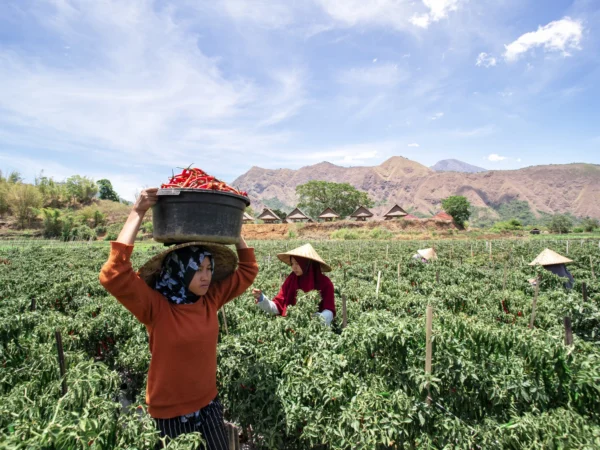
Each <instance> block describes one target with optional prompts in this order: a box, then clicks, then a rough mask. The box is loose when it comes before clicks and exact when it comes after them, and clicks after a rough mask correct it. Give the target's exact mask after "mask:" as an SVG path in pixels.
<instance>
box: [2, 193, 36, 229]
mask: <svg viewBox="0 0 600 450" xmlns="http://www.w3.org/2000/svg"><path fill="white" fill-rule="evenodd" d="M8 205H9V207H10V210H11V211H12V213H13V214H14V215H15V217H16V218H17V221H18V222H19V226H20V227H21V228H25V226H26V225H31V220H32V219H33V218H35V216H36V211H35V210H36V209H37V208H40V207H41V206H42V195H41V194H40V193H39V191H38V190H37V189H36V188H35V187H33V186H32V185H30V184H22V183H17V184H14V185H12V186H11V187H10V191H9V193H8Z"/></svg>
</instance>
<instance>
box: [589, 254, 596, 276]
mask: <svg viewBox="0 0 600 450" xmlns="http://www.w3.org/2000/svg"><path fill="white" fill-rule="evenodd" d="M590 269H592V278H594V280H595V279H596V274H595V273H594V263H593V262H592V255H590Z"/></svg>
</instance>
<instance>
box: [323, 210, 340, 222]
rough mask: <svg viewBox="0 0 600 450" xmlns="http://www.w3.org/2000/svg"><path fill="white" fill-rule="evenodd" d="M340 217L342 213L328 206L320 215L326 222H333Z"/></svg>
mask: <svg viewBox="0 0 600 450" xmlns="http://www.w3.org/2000/svg"><path fill="white" fill-rule="evenodd" d="M339 218H340V215H339V214H338V213H336V212H335V211H334V210H333V209H331V208H327V209H326V210H325V211H323V212H322V213H321V214H320V215H319V219H321V220H324V221H325V222H333V221H334V220H336V219H339Z"/></svg>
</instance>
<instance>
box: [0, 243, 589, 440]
mask: <svg viewBox="0 0 600 450" xmlns="http://www.w3.org/2000/svg"><path fill="white" fill-rule="evenodd" d="M254 244H255V246H256V248H257V255H258V259H259V265H260V273H259V276H258V278H257V280H256V282H255V285H256V286H257V287H260V288H261V289H262V290H263V291H265V292H266V293H267V294H274V293H275V291H276V289H278V286H279V284H280V282H281V280H282V279H283V277H284V276H285V275H287V271H286V269H287V267H286V266H284V265H283V264H281V263H280V262H279V261H278V260H277V259H276V258H275V255H276V253H278V252H280V251H284V250H286V246H288V247H289V248H292V247H293V246H294V243H293V242H274V241H261V242H255V243H254ZM431 244H432V243H418V242H402V243H397V242H394V243H385V242H372V241H353V242H344V243H338V242H320V243H317V244H315V247H316V248H317V250H318V251H319V253H320V254H321V256H323V257H324V259H326V260H327V261H328V262H329V263H330V264H331V265H332V266H333V267H334V272H333V273H332V274H331V278H332V281H333V282H334V285H335V286H336V301H337V309H338V317H337V319H336V320H335V322H334V324H333V326H332V327H331V328H326V327H323V326H322V325H321V324H320V323H319V322H318V321H317V320H315V319H314V318H312V313H313V312H314V310H315V308H316V304H317V302H318V300H317V298H316V297H315V295H314V293H311V294H307V295H299V303H298V306H296V307H293V308H290V310H289V313H288V317H287V318H285V319H283V318H280V317H266V316H265V315H264V314H263V313H262V312H261V311H259V310H258V308H256V307H255V305H254V300H253V298H252V296H251V295H250V294H249V293H246V294H244V295H243V296H242V297H240V298H239V299H237V300H235V301H234V302H232V303H230V304H228V305H227V306H226V308H225V315H226V318H227V333H225V331H224V327H222V330H221V335H220V344H219V365H218V370H219V373H218V380H219V384H220V386H219V388H220V395H221V397H222V400H223V403H224V405H225V406H226V408H227V411H226V414H227V416H228V418H229V419H230V420H232V421H235V422H237V423H239V424H240V425H241V426H242V428H243V429H245V430H248V429H249V428H250V427H251V429H252V433H251V435H252V440H253V442H254V444H255V445H256V446H257V447H260V448H271V449H283V448H289V449H308V448H331V449H350V448H353V449H355V448H363V449H372V448H444V447H447V448H490V447H492V446H494V447H502V448H590V449H591V448H598V446H600V283H599V282H598V281H597V279H596V277H597V276H598V275H599V274H600V251H599V247H598V241H582V242H579V241H577V242H573V241H571V242H570V244H569V245H570V247H569V249H568V256H569V257H570V258H572V259H573V260H574V261H575V262H574V263H573V264H572V265H571V266H570V271H571V273H572V274H573V275H574V277H575V279H576V283H575V287H574V289H573V290H572V291H567V290H565V289H564V288H563V286H562V281H561V280H560V279H559V278H557V277H555V276H554V275H552V274H551V273H549V272H546V271H544V270H543V269H539V268H538V269H535V268H532V267H529V266H527V265H526V263H527V262H529V261H531V260H532V259H533V258H534V257H535V256H536V255H537V254H538V253H539V252H540V251H541V250H543V248H545V247H546V246H549V247H551V248H553V249H554V250H556V251H558V252H559V253H562V254H566V253H567V248H566V242H557V243H545V242H543V241H492V243H491V244H488V243H486V242H483V241H470V242H469V241H465V242H448V241H445V242H437V243H435V247H436V250H437V252H438V255H439V260H438V261H437V262H435V263H433V264H421V263H418V262H416V261H414V260H412V259H411V255H412V254H413V253H414V251H415V250H416V249H417V248H422V247H425V246H427V245H431ZM490 247H491V249H490ZM159 250H160V248H159V247H158V246H143V247H142V246H140V247H139V248H137V249H136V251H134V255H133V258H134V266H139V265H140V264H141V263H142V262H143V261H145V260H146V259H147V258H148V257H149V256H151V255H152V254H154V253H156V252H158V251H159ZM107 254H108V247H99V246H87V245H84V246H70V245H60V246H56V245H35V246H27V247H23V248H18V247H15V248H10V247H8V248H2V249H0V258H2V261H3V262H4V263H5V264H2V265H0V298H2V303H1V305H0V360H1V361H2V365H1V367H0V448H7V449H8V448H23V449H25V448H57V449H58V448H64V449H67V448H68V449H71V448H97V449H108V448H116V447H118V448H129V447H137V448H151V447H152V445H153V444H154V442H155V441H156V437H155V434H154V427H153V424H152V421H151V419H150V418H149V417H148V416H147V414H145V413H144V400H143V398H144V389H145V374H146V373H147V370H148V364H149V358H150V355H149V352H148V348H147V346H148V344H147V337H146V332H145V329H144V327H143V326H142V325H140V324H138V323H137V322H136V321H135V320H134V319H133V317H132V316H131V315H130V314H129V313H128V312H127V311H126V310H125V309H124V308H123V307H121V305H120V304H119V303H118V302H116V301H115V300H114V299H113V298H111V297H110V296H109V295H108V294H107V293H106V292H105V291H104V290H103V289H102V287H101V286H100V285H99V283H98V281H97V276H98V272H99V270H100V267H101V265H102V264H103V262H104V261H105V259H106V257H107ZM536 272H537V276H539V277H540V280H541V282H540V288H539V294H538V300H537V309H536V318H535V328H534V329H530V328H529V321H530V317H531V312H532V300H533V297H534V295H535V291H534V288H533V287H532V286H531V285H530V284H529V283H528V282H527V279H528V278H532V277H533V276H536ZM379 274H381V275H379ZM378 277H380V280H381V282H380V287H379V291H378V292H377V279H378ZM583 283H585V285H586V293H587V298H586V299H585V300H584V298H583V296H582V288H583ZM342 298H345V299H346V303H347V317H348V326H347V327H346V328H342V321H341V316H342ZM33 305H35V308H32V306H33ZM427 305H431V306H433V308H434V320H433V370H432V373H431V375H427V374H426V373H425V370H424V368H425V343H426V338H425V309H426V307H427ZM564 317H570V319H571V323H572V328H573V334H574V341H573V345H570V346H567V345H565V343H564V326H563V319H564ZM56 330H60V331H61V333H62V340H63V345H64V349H65V355H66V366H67V367H66V369H67V376H66V379H67V383H66V384H67V387H68V391H67V393H66V395H62V393H61V389H62V383H61V378H60V372H59V368H58V360H57V352H56V344H55V331H56ZM427 386H429V395H430V397H431V399H432V401H431V404H429V405H428V403H427V401H426V398H427V392H428V389H427ZM125 398H128V399H129V401H131V402H133V406H132V407H131V409H129V410H127V409H123V408H122V406H121V403H123V400H124V399H125ZM119 401H121V403H119ZM136 408H137V409H136ZM191 445H192V444H190V443H187V444H186V443H185V442H179V443H177V442H176V443H174V445H172V447H171V448H177V447H179V448H192V447H190V446H191Z"/></svg>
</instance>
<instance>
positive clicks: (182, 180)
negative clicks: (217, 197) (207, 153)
mask: <svg viewBox="0 0 600 450" xmlns="http://www.w3.org/2000/svg"><path fill="white" fill-rule="evenodd" d="M160 188H161V189H170V188H172V189H175V188H176V189H182V188H183V189H186V188H187V189H207V190H210V191H220V192H229V193H231V194H237V195H243V196H244V197H248V194H247V193H246V192H244V191H238V190H237V189H235V188H232V187H231V186H229V185H228V184H227V183H225V182H223V181H219V180H217V179H216V178H215V177H212V176H210V175H208V174H207V173H206V172H204V171H203V170H202V169H198V168H195V167H194V168H189V167H188V168H187V169H183V172H181V173H180V174H178V175H173V176H172V177H171V179H170V180H169V182H168V183H165V184H163V185H161V186H160Z"/></svg>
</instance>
